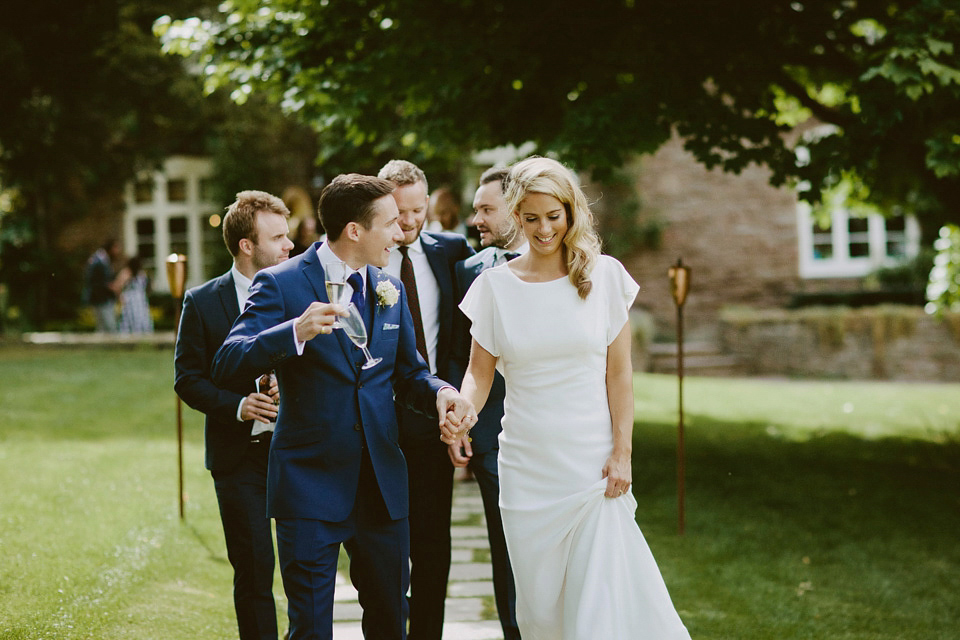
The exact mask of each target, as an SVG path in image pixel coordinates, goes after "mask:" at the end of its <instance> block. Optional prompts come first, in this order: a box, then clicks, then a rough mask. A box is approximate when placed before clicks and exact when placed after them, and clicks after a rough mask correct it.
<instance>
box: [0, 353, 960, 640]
mask: <svg viewBox="0 0 960 640" xmlns="http://www.w3.org/2000/svg"><path fill="white" fill-rule="evenodd" d="M0 379H2V380H3V381H4V382H3V384H2V385H0V406H2V407H3V408H4V413H5V416H4V417H5V420H4V422H3V424H2V426H0V482H2V483H3V485H2V486H4V487H5V490H4V491H3V492H0V550H2V552H3V556H2V557H3V560H2V561H0V637H2V638H4V639H6V638H18V639H22V638H31V639H34V638H57V639H60V638H65V639H74V638H138V639H141V638H147V639H152V638H157V639H161V638H163V639H168V638H188V637H189V638H231V637H236V629H235V622H234V617H233V605H232V599H231V580H232V572H231V570H230V566H229V564H228V562H227V560H226V552H225V550H224V545H223V539H222V532H221V530H220V522H219V516H218V512H217V505H216V499H215V496H214V493H213V486H212V485H213V483H212V481H211V479H210V476H209V474H208V473H207V471H206V470H204V468H203V443H202V442H203V438H202V417H201V416H200V415H199V414H197V413H195V412H193V411H192V410H190V409H188V408H184V425H185V447H184V463H185V466H184V472H185V486H186V492H187V495H188V500H187V503H186V508H187V513H186V516H187V517H186V520H185V522H182V523H181V522H180V520H179V518H178V516H177V466H176V440H175V406H176V404H175V396H174V394H173V390H172V381H173V364H172V353H171V352H170V351H169V350H159V351H157V350H130V351H95V350H26V349H20V348H10V347H4V348H3V349H0ZM636 390H637V393H636V404H637V426H636V429H635V438H634V468H633V471H634V479H635V482H634V492H635V494H636V496H637V499H638V502H639V509H638V512H637V519H638V522H639V523H640V525H641V528H642V529H643V531H644V534H645V535H646V536H647V539H648V541H649V542H650V545H651V548H652V549H653V551H654V554H655V556H656V558H657V560H658V562H659V564H660V567H661V569H662V571H663V574H664V578H665V579H666V582H667V585H668V587H669V588H670V592H671V595H672V596H673V599H674V602H675V604H676V605H677V608H678V609H679V610H680V612H681V615H682V616H683V618H684V621H685V622H686V624H687V626H688V628H689V629H690V630H691V632H692V634H693V637H694V638H696V639H698V640H699V639H708V638H709V639H716V640H731V639H740V638H757V639H763V640H766V639H776V640H780V639H787V638H810V639H817V640H820V639H831V640H833V639H835V638H839V639H874V638H876V639H889V640H895V639H896V640H900V639H904V638H905V639H916V640H927V639H931V638H937V639H939V638H953V637H957V635H956V629H958V628H960V607H958V606H957V604H956V603H957V597H956V595H955V594H957V593H960V577H958V576H960V545H957V543H956V540H957V533H956V532H957V531H958V530H960V445H958V442H960V440H958V433H960V427H958V417H960V385H920V384H910V385H897V384H885V383H851V382H822V383H821V382H798V381H788V382H774V381H760V380H724V379H698V378H688V379H687V380H686V381H685V385H684V399H685V402H684V405H685V414H686V419H685V424H686V445H687V446H686V453H687V455H686V465H687V473H686V488H687V495H686V511H687V517H686V535H684V536H682V537H681V536H678V535H677V533H676V530H677V498H676V483H675V480H676V453H675V442H676V413H677V411H676V409H677V407H676V405H677V385H676V379H675V378H673V377H669V376H651V375H639V376H637V378H636ZM275 592H276V594H277V598H278V609H279V611H280V619H281V628H283V627H284V624H285V623H284V622H283V620H284V617H283V608H284V601H283V598H282V590H281V588H280V583H279V579H278V580H277V581H276V585H275Z"/></svg>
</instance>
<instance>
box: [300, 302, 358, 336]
mask: <svg viewBox="0 0 960 640" xmlns="http://www.w3.org/2000/svg"><path fill="white" fill-rule="evenodd" d="M346 315H347V312H346V310H345V309H344V308H343V307H341V306H340V305H337V304H329V303H326V302H312V303H310V306H309V307H307V310H306V311H304V312H303V313H301V314H300V317H299V318H297V319H296V320H295V321H294V323H293V328H294V331H296V333H297V341H298V342H300V343H304V342H306V341H307V340H313V339H314V338H316V337H317V336H318V335H320V334H322V333H323V334H325V333H332V332H333V326H332V325H333V321H334V320H336V319H337V316H346Z"/></svg>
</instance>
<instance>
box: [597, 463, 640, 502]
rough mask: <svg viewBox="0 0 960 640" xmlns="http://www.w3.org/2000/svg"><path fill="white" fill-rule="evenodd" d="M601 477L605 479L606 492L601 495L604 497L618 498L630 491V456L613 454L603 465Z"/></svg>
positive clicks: (631, 476)
mask: <svg viewBox="0 0 960 640" xmlns="http://www.w3.org/2000/svg"><path fill="white" fill-rule="evenodd" d="M603 477H604V478H606V479H607V490H606V491H605V492H604V493H603V495H604V496H606V497H608V498H619V497H620V496H622V495H623V494H625V493H627V492H628V491H630V485H631V484H632V482H633V480H632V478H633V473H632V472H631V467H630V454H620V453H616V452H614V453H613V455H611V456H610V457H609V458H607V463H606V464H605V465H603Z"/></svg>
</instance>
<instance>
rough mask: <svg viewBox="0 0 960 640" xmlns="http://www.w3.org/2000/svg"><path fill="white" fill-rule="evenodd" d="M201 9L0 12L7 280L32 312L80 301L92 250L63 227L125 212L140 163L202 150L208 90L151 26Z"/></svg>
mask: <svg viewBox="0 0 960 640" xmlns="http://www.w3.org/2000/svg"><path fill="white" fill-rule="evenodd" d="M193 4H194V3H192V2H189V0H167V1H166V2H164V1H162V0H148V1H134V0H85V1H84V2H56V1H54V0H31V1H30V2H15V3H5V4H4V8H3V9H2V11H0V69H2V71H0V73H2V78H3V82H2V87H3V88H2V90H0V189H2V190H3V198H2V203H3V207H2V208H0V278H2V281H3V282H4V283H5V284H6V285H7V286H8V287H9V295H10V297H11V299H12V300H14V302H15V303H16V304H17V305H18V306H25V307H27V308H25V309H23V311H24V312H25V313H26V315H27V316H28V317H29V318H30V319H32V320H36V319H39V318H46V317H49V316H51V315H52V316H56V315H58V314H64V315H66V314H71V313H72V311H73V309H74V307H75V305H76V302H77V301H78V298H79V287H78V286H77V285H76V280H77V278H78V273H79V272H80V270H81V269H80V267H81V265H82V262H80V263H79V264H78V263H77V261H78V260H82V259H83V257H85V256H82V257H78V256H72V255H67V254H65V253H63V252H62V251H60V250H59V249H58V247H57V246H56V244H57V238H58V235H59V233H60V232H61V230H62V229H63V227H64V225H66V224H68V223H69V222H71V221H73V220H77V219H79V218H81V217H82V216H85V215H87V214H88V213H89V212H90V207H92V206H101V207H118V206H119V203H118V202H117V199H118V198H117V196H118V194H119V192H120V187H121V186H122V185H123V184H124V183H125V182H126V181H127V180H128V179H129V178H130V177H131V176H132V175H133V174H134V172H135V171H136V170H137V169H138V168H141V167H144V166H149V163H150V162H151V161H154V160H157V159H159V158H160V157H162V156H163V155H165V154H168V153H171V152H173V151H198V150H200V148H202V147H201V146H200V142H199V141H200V140H201V137H200V136H199V135H198V132H199V131H200V130H202V119H198V118H196V117H195V114H197V113H198V112H199V111H200V110H201V109H202V104H203V102H204V101H203V94H202V91H201V89H200V87H199V86H198V83H197V80H196V78H194V77H192V76H190V75H188V74H187V73H185V72H184V70H183V64H182V61H180V60H177V59H172V58H170V57H169V56H164V55H162V53H161V51H160V45H159V43H158V42H157V40H156V38H155V36H154V35H153V33H152V24H153V22H154V21H155V20H156V18H157V17H158V16H160V15H162V14H163V13H164V12H169V11H174V10H181V11H187V10H189V9H190V8H191V7H192V6H193ZM188 114H190V115H188ZM117 231H118V230H116V229H109V230H106V229H105V230H104V232H103V235H104V236H106V235H111V234H116V233H117ZM54 293H56V294H57V295H53V294H54Z"/></svg>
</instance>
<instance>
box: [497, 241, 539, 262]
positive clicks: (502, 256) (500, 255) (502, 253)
mask: <svg viewBox="0 0 960 640" xmlns="http://www.w3.org/2000/svg"><path fill="white" fill-rule="evenodd" d="M529 249H530V243H529V242H524V243H523V244H522V245H520V246H519V247H517V249H516V250H514V251H511V250H509V249H502V248H500V247H497V248H496V249H495V253H494V258H493V266H495V267H499V266H500V265H502V264H506V263H507V254H508V253H516V254H518V255H521V256H522V255H523V254H525V253H526V252H527V251H528V250H529Z"/></svg>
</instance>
